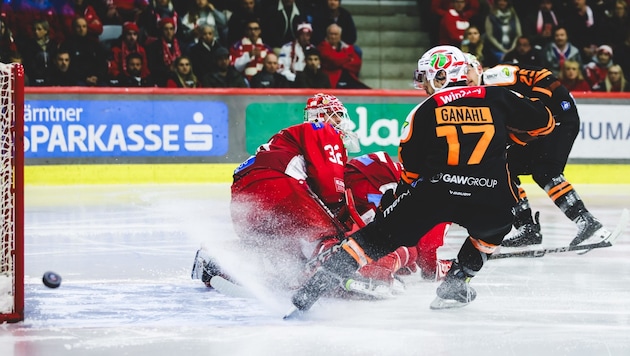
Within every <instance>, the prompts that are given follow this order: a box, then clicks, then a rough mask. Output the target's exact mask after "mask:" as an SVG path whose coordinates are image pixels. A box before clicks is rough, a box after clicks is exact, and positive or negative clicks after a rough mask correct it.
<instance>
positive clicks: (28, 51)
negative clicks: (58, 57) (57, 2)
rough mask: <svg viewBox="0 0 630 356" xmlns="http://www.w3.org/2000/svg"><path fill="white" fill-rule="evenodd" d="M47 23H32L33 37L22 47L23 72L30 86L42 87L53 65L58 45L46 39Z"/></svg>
mask: <svg viewBox="0 0 630 356" xmlns="http://www.w3.org/2000/svg"><path fill="white" fill-rule="evenodd" d="M48 29H49V26H48V21H46V20H37V21H35V22H34V23H33V32H34V33H35V37H33V38H29V39H28V40H27V41H26V42H24V45H23V46H22V53H23V57H24V58H23V60H24V71H25V72H26V74H28V76H29V79H30V82H31V84H32V85H43V84H44V82H45V81H46V78H47V77H48V71H49V70H50V68H52V66H53V65H54V60H55V54H56V53H57V47H58V46H59V44H58V43H57V42H56V41H55V40H52V39H50V37H48Z"/></svg>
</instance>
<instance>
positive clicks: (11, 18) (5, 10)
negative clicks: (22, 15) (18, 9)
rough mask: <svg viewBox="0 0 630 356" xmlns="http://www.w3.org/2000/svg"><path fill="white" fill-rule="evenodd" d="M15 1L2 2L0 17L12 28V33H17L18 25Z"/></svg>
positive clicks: (0, 4)
mask: <svg viewBox="0 0 630 356" xmlns="http://www.w3.org/2000/svg"><path fill="white" fill-rule="evenodd" d="M14 3H15V1H13V0H2V2H1V3H0V19H2V20H3V22H4V24H5V26H7V28H8V29H9V30H11V33H14V34H16V35H17V32H18V27H17V23H16V22H17V20H18V19H17V16H16V15H15V12H14V10H13V6H14Z"/></svg>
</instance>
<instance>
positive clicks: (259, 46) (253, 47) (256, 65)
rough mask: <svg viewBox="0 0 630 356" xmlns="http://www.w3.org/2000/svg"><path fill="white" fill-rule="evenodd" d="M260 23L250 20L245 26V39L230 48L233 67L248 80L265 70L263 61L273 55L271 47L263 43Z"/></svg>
mask: <svg viewBox="0 0 630 356" xmlns="http://www.w3.org/2000/svg"><path fill="white" fill-rule="evenodd" d="M261 33H262V31H261V28H260V21H258V19H257V18H253V17H252V18H250V19H249V20H248V21H247V22H246V25H245V37H243V38H241V40H240V41H237V42H236V43H234V45H233V46H232V47H230V58H231V60H232V62H231V65H233V66H234V68H236V70H238V71H239V72H241V73H243V75H244V76H245V78H247V80H251V79H252V77H253V76H255V75H256V74H258V73H259V72H260V71H261V70H262V68H263V61H264V59H265V57H267V53H272V52H273V50H272V49H271V47H269V46H267V45H266V44H265V43H263V40H262V37H261Z"/></svg>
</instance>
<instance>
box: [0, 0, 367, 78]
mask: <svg viewBox="0 0 630 356" xmlns="http://www.w3.org/2000/svg"><path fill="white" fill-rule="evenodd" d="M0 24H1V26H2V28H1V32H0V62H3V63H10V62H21V63H22V64H23V65H24V69H25V73H26V85H29V86H88V87H97V86H98V87H103V86H116V87H155V86H157V87H169V88H198V87H243V88H246V87H252V88H291V87H293V88H300V87H309V88H368V87H367V86H366V85H365V84H363V83H361V82H360V81H359V79H358V78H359V71H360V69H361V65H362V59H361V51H360V48H359V47H357V46H356V45H355V42H356V38H357V31H356V28H355V25H354V21H353V18H352V15H351V14H350V12H348V11H347V10H346V9H345V8H343V7H342V6H341V0H216V1H215V0H3V2H2V7H1V9H0ZM111 33H114V35H111Z"/></svg>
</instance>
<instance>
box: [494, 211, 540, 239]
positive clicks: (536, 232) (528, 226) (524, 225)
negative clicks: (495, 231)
mask: <svg viewBox="0 0 630 356" xmlns="http://www.w3.org/2000/svg"><path fill="white" fill-rule="evenodd" d="M539 217H540V212H538V211H537V212H536V213H535V214H534V219H533V220H532V221H531V222H523V221H520V219H519V218H518V217H517V218H516V220H515V221H514V227H515V228H516V232H515V233H514V234H511V235H508V236H507V237H506V238H505V239H504V240H503V242H501V246H503V247H521V246H529V245H540V244H541V243H542V234H541V233H540V220H539Z"/></svg>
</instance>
